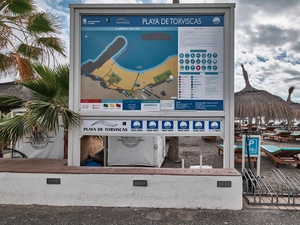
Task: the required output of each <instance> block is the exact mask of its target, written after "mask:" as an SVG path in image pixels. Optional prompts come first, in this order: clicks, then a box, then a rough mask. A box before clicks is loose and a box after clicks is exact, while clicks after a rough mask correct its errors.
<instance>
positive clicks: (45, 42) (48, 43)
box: [37, 37, 66, 57]
mask: <svg viewBox="0 0 300 225" xmlns="http://www.w3.org/2000/svg"><path fill="white" fill-rule="evenodd" d="M37 43H38V44H39V45H42V46H44V47H45V48H46V49H53V50H55V52H58V53H60V54H61V55H62V56H64V57H66V53H65V51H66V47H65V45H64V42H62V40H61V39H59V38H57V37H41V38H38V39H37Z"/></svg>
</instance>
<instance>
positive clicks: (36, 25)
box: [27, 12, 60, 34]
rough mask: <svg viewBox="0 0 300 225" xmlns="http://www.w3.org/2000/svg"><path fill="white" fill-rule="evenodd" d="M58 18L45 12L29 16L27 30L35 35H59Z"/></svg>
mask: <svg viewBox="0 0 300 225" xmlns="http://www.w3.org/2000/svg"><path fill="white" fill-rule="evenodd" d="M57 20H58V18H57V17H55V16H54V15H52V14H50V13H47V12H38V13H35V14H31V15H30V17H29V19H28V26H27V30H28V31H30V32H32V33H36V34H42V33H59V31H58V28H60V27H59V25H58V23H57Z"/></svg>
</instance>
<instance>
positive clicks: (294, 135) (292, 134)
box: [290, 133, 300, 141]
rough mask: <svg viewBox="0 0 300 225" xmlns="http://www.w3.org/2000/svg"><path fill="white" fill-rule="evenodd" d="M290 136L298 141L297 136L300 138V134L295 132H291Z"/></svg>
mask: <svg viewBox="0 0 300 225" xmlns="http://www.w3.org/2000/svg"><path fill="white" fill-rule="evenodd" d="M290 137H291V138H292V140H294V141H296V140H297V138H300V134H294V133H291V134H290Z"/></svg>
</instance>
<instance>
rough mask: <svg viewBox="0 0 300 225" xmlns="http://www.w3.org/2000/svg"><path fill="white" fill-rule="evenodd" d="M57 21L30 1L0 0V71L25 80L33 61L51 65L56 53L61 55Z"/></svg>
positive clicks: (61, 48) (63, 47) (29, 76)
mask: <svg viewBox="0 0 300 225" xmlns="http://www.w3.org/2000/svg"><path fill="white" fill-rule="evenodd" d="M59 24H60V23H59V20H58V17H56V16H55V15H53V14H51V13H49V12H40V11H38V10H37V9H36V7H35V5H34V2H33V1H32V0H0V73H3V74H6V75H10V76H11V75H15V76H16V75H19V76H20V78H21V80H28V79H32V78H33V77H34V72H33V68H32V64H33V63H36V62H40V63H43V64H45V65H48V66H49V65H50V63H51V62H53V63H54V65H55V63H56V62H55V58H56V56H59V55H60V56H63V57H65V56H66V54H65V44H64V42H63V41H62V40H61V39H60V38H58V34H59V31H60V28H61V27H60V25H59Z"/></svg>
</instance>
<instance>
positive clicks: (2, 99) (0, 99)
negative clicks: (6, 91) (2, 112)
mask: <svg viewBox="0 0 300 225" xmlns="http://www.w3.org/2000/svg"><path fill="white" fill-rule="evenodd" d="M0 103H1V104H6V105H20V106H21V105H23V104H24V103H25V101H24V100H23V99H20V98H18V97H16V96H10V95H0Z"/></svg>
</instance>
